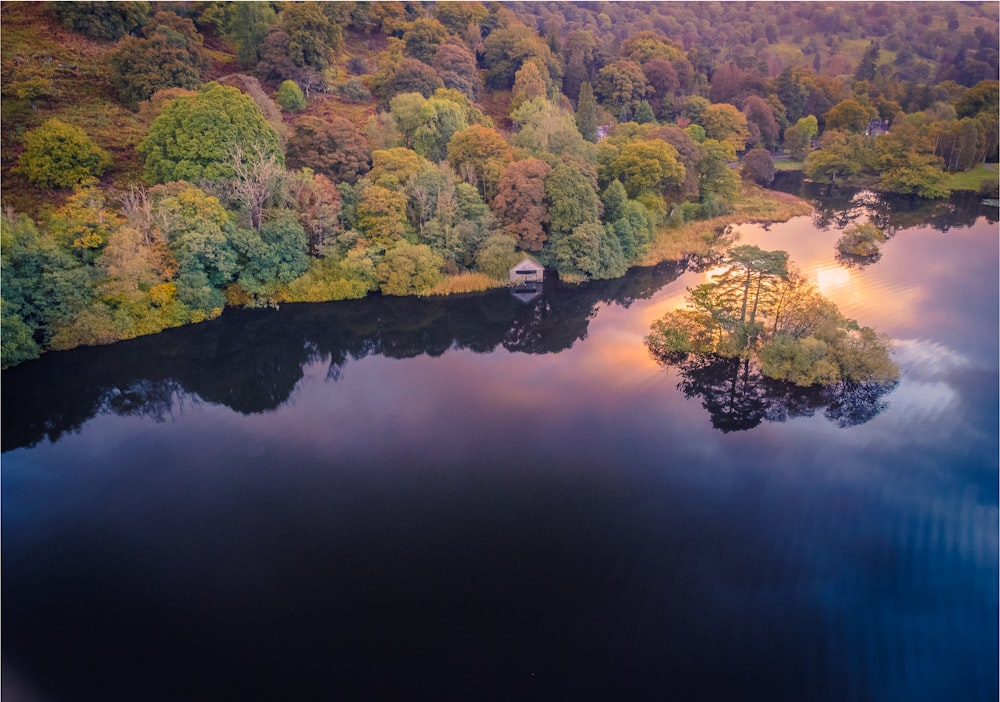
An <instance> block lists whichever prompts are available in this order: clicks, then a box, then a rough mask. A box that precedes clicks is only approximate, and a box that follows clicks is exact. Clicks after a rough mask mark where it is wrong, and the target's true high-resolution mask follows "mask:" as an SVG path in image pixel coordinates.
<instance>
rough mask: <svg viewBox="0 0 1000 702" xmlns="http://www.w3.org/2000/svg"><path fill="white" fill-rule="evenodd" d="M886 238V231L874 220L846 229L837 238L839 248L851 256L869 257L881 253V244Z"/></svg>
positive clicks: (841, 251)
mask: <svg viewBox="0 0 1000 702" xmlns="http://www.w3.org/2000/svg"><path fill="white" fill-rule="evenodd" d="M885 239H886V236H885V233H884V232H883V231H882V230H881V229H879V228H878V227H877V226H876V225H875V224H873V223H872V222H868V223H866V224H856V225H854V226H851V227H848V228H847V229H845V230H844V233H843V234H842V235H841V236H840V239H838V240H837V250H838V251H840V253H842V254H847V255H849V256H861V257H864V258H869V257H872V256H877V255H878V254H879V244H881V243H883V242H884V241H885Z"/></svg>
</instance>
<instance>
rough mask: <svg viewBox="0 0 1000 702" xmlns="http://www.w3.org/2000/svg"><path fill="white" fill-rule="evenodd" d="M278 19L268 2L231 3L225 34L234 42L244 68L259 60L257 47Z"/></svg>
mask: <svg viewBox="0 0 1000 702" xmlns="http://www.w3.org/2000/svg"><path fill="white" fill-rule="evenodd" d="M277 21H278V16H277V15H276V14H275V12H274V8H273V7H271V3H269V2H234V3H232V5H231V15H230V21H229V23H228V26H227V35H228V36H229V38H230V39H231V40H232V41H233V43H235V44H236V57H237V58H238V59H239V62H240V65H241V66H243V67H244V68H252V67H253V66H255V65H257V62H258V61H260V54H259V53H258V50H259V47H260V45H261V44H263V43H264V39H265V37H267V33H268V31H269V30H270V28H271V26H272V25H274V24H275V23H276V22H277Z"/></svg>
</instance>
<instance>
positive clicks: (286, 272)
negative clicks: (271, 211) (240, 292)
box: [234, 210, 309, 299]
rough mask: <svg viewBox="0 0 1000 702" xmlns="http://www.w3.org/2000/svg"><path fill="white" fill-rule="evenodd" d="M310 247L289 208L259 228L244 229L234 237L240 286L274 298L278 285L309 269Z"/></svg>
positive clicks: (256, 293) (248, 290)
mask: <svg viewBox="0 0 1000 702" xmlns="http://www.w3.org/2000/svg"><path fill="white" fill-rule="evenodd" d="M307 247H308V239H307V236H306V232H305V230H304V229H303V228H302V225H300V224H299V223H298V221H297V219H296V217H295V215H294V213H292V212H290V211H287V210H286V211H283V212H281V213H279V214H278V215H277V216H275V217H273V218H271V219H269V220H268V221H267V222H265V223H264V224H263V226H262V227H261V228H260V231H253V230H246V229H244V230H241V231H240V232H239V233H238V235H237V236H236V237H235V240H234V248H235V249H236V251H237V252H238V254H239V256H240V266H239V283H240V285H241V286H242V287H243V289H244V290H246V291H247V292H249V293H251V294H252V295H254V296H256V297H257V298H258V299H261V298H264V299H266V298H269V297H271V296H272V295H273V293H274V289H275V286H276V285H279V284H288V283H291V282H292V281H293V280H295V279H296V278H298V277H299V276H300V275H302V274H303V273H305V272H306V269H308V267H309V257H308V255H307V253H306V252H307Z"/></svg>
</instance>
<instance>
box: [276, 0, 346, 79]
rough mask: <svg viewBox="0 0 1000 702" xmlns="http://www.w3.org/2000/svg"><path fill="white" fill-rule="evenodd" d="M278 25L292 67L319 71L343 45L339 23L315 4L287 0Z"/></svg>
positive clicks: (327, 65)
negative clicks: (282, 33)
mask: <svg viewBox="0 0 1000 702" xmlns="http://www.w3.org/2000/svg"><path fill="white" fill-rule="evenodd" d="M281 24H282V26H283V27H284V28H285V32H286V33H287V34H288V52H289V56H290V57H291V59H292V61H293V62H294V63H295V65H296V66H300V67H303V68H308V69H311V70H313V71H317V72H319V71H322V70H323V69H325V68H328V67H329V66H330V64H331V59H332V58H333V55H334V54H335V53H336V52H337V51H339V50H340V47H341V45H342V44H343V35H342V33H341V29H340V26H339V25H338V24H337V23H335V22H333V21H332V20H331V19H330V18H329V17H327V16H326V14H324V12H323V8H322V6H321V5H320V4H319V3H311V2H298V3H289V4H288V5H286V6H285V9H284V11H283V12H282V13H281Z"/></svg>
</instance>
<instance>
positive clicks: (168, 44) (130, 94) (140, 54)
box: [108, 12, 208, 107]
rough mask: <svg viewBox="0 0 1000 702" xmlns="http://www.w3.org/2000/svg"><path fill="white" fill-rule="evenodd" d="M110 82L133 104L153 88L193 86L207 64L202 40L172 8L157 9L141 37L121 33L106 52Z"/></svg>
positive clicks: (153, 91)
mask: <svg viewBox="0 0 1000 702" xmlns="http://www.w3.org/2000/svg"><path fill="white" fill-rule="evenodd" d="M108 63H109V67H110V73H111V83H112V85H113V86H114V87H115V90H116V91H117V92H118V95H119V97H121V99H122V100H123V101H125V102H126V103H128V104H129V105H131V106H132V107H135V106H136V105H138V104H139V103H140V102H141V101H143V100H148V99H149V97H150V96H151V95H152V94H153V93H155V92H156V91H157V90H162V89H164V88H197V87H198V86H199V85H201V72H202V70H203V69H205V68H206V67H207V66H208V57H207V55H206V54H205V49H204V41H203V40H202V37H201V35H200V34H199V33H198V30H197V29H195V26H194V23H193V22H191V20H189V19H187V18H186V17H178V16H177V15H176V14H174V13H173V12H157V13H156V15H154V17H153V19H152V20H150V22H149V24H147V25H146V27H145V29H144V32H143V37H142V38H138V37H125V38H124V39H122V40H121V41H120V42H118V44H117V45H116V46H115V49H114V50H113V51H112V52H111V53H110V54H109V55H108Z"/></svg>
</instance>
